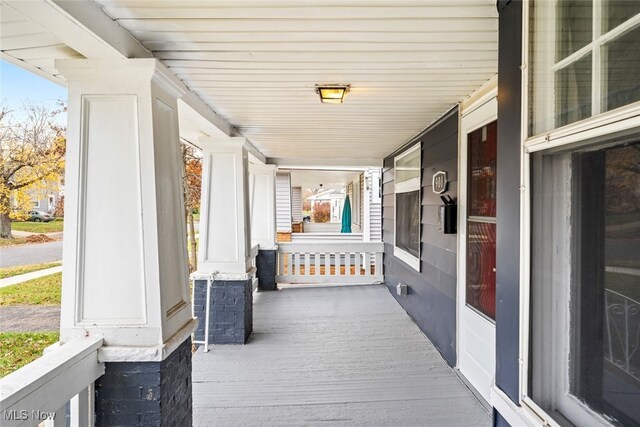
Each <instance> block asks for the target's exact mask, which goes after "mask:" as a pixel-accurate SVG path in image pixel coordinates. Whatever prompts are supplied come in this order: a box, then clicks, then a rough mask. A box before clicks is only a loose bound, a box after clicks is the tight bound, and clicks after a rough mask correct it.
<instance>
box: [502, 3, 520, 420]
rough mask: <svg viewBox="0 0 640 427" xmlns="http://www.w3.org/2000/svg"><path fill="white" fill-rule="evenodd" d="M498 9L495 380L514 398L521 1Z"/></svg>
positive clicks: (518, 311)
mask: <svg viewBox="0 0 640 427" xmlns="http://www.w3.org/2000/svg"><path fill="white" fill-rule="evenodd" d="M498 10H499V12H500V18H499V19H500V20H499V35H498V45H499V46H498V49H499V50H498V75H499V76H500V78H499V79H498V171H497V175H498V185H497V219H498V223H497V229H496V238H497V246H496V256H497V261H496V385H497V386H498V387H499V388H500V389H502V390H503V391H504V392H505V393H506V394H507V395H508V396H509V397H510V398H511V399H512V400H513V401H514V402H518V400H519V398H518V395H519V391H518V389H519V380H518V378H519V376H518V369H519V364H518V357H519V346H520V343H519V340H518V335H519V319H520V310H519V307H520V304H519V303H520V292H519V283H520V269H519V265H520V239H519V237H518V236H519V235H520V189H519V182H520V140H521V134H520V112H521V107H520V102H521V98H520V76H521V70H520V63H521V58H522V36H521V35H522V2H519V1H514V2H510V1H499V2H498ZM502 425H503V424H502Z"/></svg>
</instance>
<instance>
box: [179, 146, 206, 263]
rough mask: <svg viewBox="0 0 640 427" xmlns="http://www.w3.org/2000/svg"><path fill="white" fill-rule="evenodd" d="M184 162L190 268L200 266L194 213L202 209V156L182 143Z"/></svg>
mask: <svg viewBox="0 0 640 427" xmlns="http://www.w3.org/2000/svg"><path fill="white" fill-rule="evenodd" d="M182 161H183V163H184V179H183V182H184V209H185V215H186V218H187V230H188V232H187V246H188V249H189V270H190V271H195V270H196V269H197V268H198V251H197V246H198V244H197V241H196V230H195V221H194V218H193V213H194V212H197V211H199V209H200V196H201V189H202V156H201V155H200V153H199V152H198V151H196V150H195V149H194V148H193V147H192V146H190V145H187V144H184V143H183V144H182Z"/></svg>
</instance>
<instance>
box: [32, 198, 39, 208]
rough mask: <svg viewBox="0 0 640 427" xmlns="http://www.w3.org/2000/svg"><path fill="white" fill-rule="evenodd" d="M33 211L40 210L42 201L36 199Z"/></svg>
mask: <svg viewBox="0 0 640 427" xmlns="http://www.w3.org/2000/svg"><path fill="white" fill-rule="evenodd" d="M32 205H33V206H31V209H40V199H36V201H35V202H33V203H32Z"/></svg>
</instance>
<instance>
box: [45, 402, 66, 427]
mask: <svg viewBox="0 0 640 427" xmlns="http://www.w3.org/2000/svg"><path fill="white" fill-rule="evenodd" d="M51 415H52V416H53V419H51V418H47V419H46V420H45V421H44V423H43V424H44V427H66V425H67V404H66V403H65V404H64V405H62V406H61V407H60V408H58V410H56V411H55V412H54V413H52V414H51Z"/></svg>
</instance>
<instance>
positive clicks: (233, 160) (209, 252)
mask: <svg viewBox="0 0 640 427" xmlns="http://www.w3.org/2000/svg"><path fill="white" fill-rule="evenodd" d="M200 147H201V148H202V156H203V164H202V198H201V202H200V204H201V213H200V243H199V251H198V274H212V273H217V274H218V275H222V274H225V275H230V276H229V277H230V280H245V279H247V278H248V277H249V275H250V274H251V273H252V271H251V269H252V260H251V226H250V220H249V191H248V190H249V169H248V159H247V147H246V140H245V138H242V137H230V138H225V139H219V138H201V139H200ZM220 277H221V276H220Z"/></svg>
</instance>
